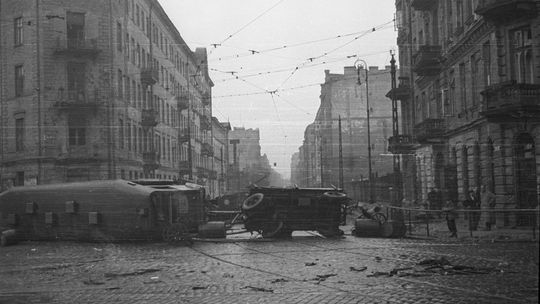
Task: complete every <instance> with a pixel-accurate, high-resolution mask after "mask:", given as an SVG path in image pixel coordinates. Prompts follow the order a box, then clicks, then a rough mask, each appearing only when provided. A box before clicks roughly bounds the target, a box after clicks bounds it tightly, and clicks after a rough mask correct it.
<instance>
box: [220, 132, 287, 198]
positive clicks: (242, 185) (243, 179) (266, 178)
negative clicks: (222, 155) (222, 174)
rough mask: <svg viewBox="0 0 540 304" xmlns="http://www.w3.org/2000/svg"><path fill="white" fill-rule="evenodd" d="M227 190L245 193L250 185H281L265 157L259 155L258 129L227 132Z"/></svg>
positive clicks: (277, 175) (279, 179) (279, 178)
mask: <svg viewBox="0 0 540 304" xmlns="http://www.w3.org/2000/svg"><path fill="white" fill-rule="evenodd" d="M229 157H230V164H231V165H230V170H229V189H230V191H232V192H238V191H246V189H247V187H248V186H249V185H251V184H257V185H259V186H268V185H270V184H271V183H272V182H274V183H283V182H282V180H281V177H280V176H279V174H277V173H276V172H275V171H274V170H273V169H272V167H271V166H270V163H269V161H268V158H267V156H266V154H265V155H261V144H260V133H259V129H246V128H240V127H234V128H233V130H232V131H230V132H229Z"/></svg>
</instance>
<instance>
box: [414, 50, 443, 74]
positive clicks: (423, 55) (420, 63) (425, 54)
mask: <svg viewBox="0 0 540 304" xmlns="http://www.w3.org/2000/svg"><path fill="white" fill-rule="evenodd" d="M441 51H442V48H441V46H440V45H421V46H420V48H419V49H418V51H417V52H416V53H415V54H414V57H413V71H414V72H415V73H416V74H417V75H418V76H435V75H437V74H439V73H440V71H441Z"/></svg>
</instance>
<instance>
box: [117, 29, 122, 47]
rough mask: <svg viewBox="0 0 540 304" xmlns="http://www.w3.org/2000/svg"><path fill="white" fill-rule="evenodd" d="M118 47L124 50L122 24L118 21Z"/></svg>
mask: <svg viewBox="0 0 540 304" xmlns="http://www.w3.org/2000/svg"><path fill="white" fill-rule="evenodd" d="M116 49H117V50H118V51H119V52H122V24H120V22H118V23H116Z"/></svg>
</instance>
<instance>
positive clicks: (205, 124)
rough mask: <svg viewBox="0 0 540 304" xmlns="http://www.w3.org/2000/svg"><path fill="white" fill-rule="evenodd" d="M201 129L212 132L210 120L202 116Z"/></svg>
mask: <svg viewBox="0 0 540 304" xmlns="http://www.w3.org/2000/svg"><path fill="white" fill-rule="evenodd" d="M201 129H203V130H207V131H209V130H212V123H210V119H208V117H207V116H201Z"/></svg>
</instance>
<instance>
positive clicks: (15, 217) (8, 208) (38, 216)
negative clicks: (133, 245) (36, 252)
mask: <svg viewBox="0 0 540 304" xmlns="http://www.w3.org/2000/svg"><path fill="white" fill-rule="evenodd" d="M204 198H205V195H204V189H203V188H202V187H200V186H197V185H165V186H162V187H150V186H146V185H141V184H138V183H135V182H131V181H126V180H100V181H89V182H76V183H66V184H54V185H39V186H28V187H17V188H13V189H10V190H8V191H6V192H3V193H1V194H0V227H3V228H6V229H14V230H15V231H16V232H17V233H16V238H17V239H19V240H74V241H115V242H116V241H130V240H163V239H168V238H172V237H178V236H181V235H183V234H187V233H194V232H197V229H198V227H199V225H200V224H202V223H204V221H205V220H206V214H205V201H204Z"/></svg>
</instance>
